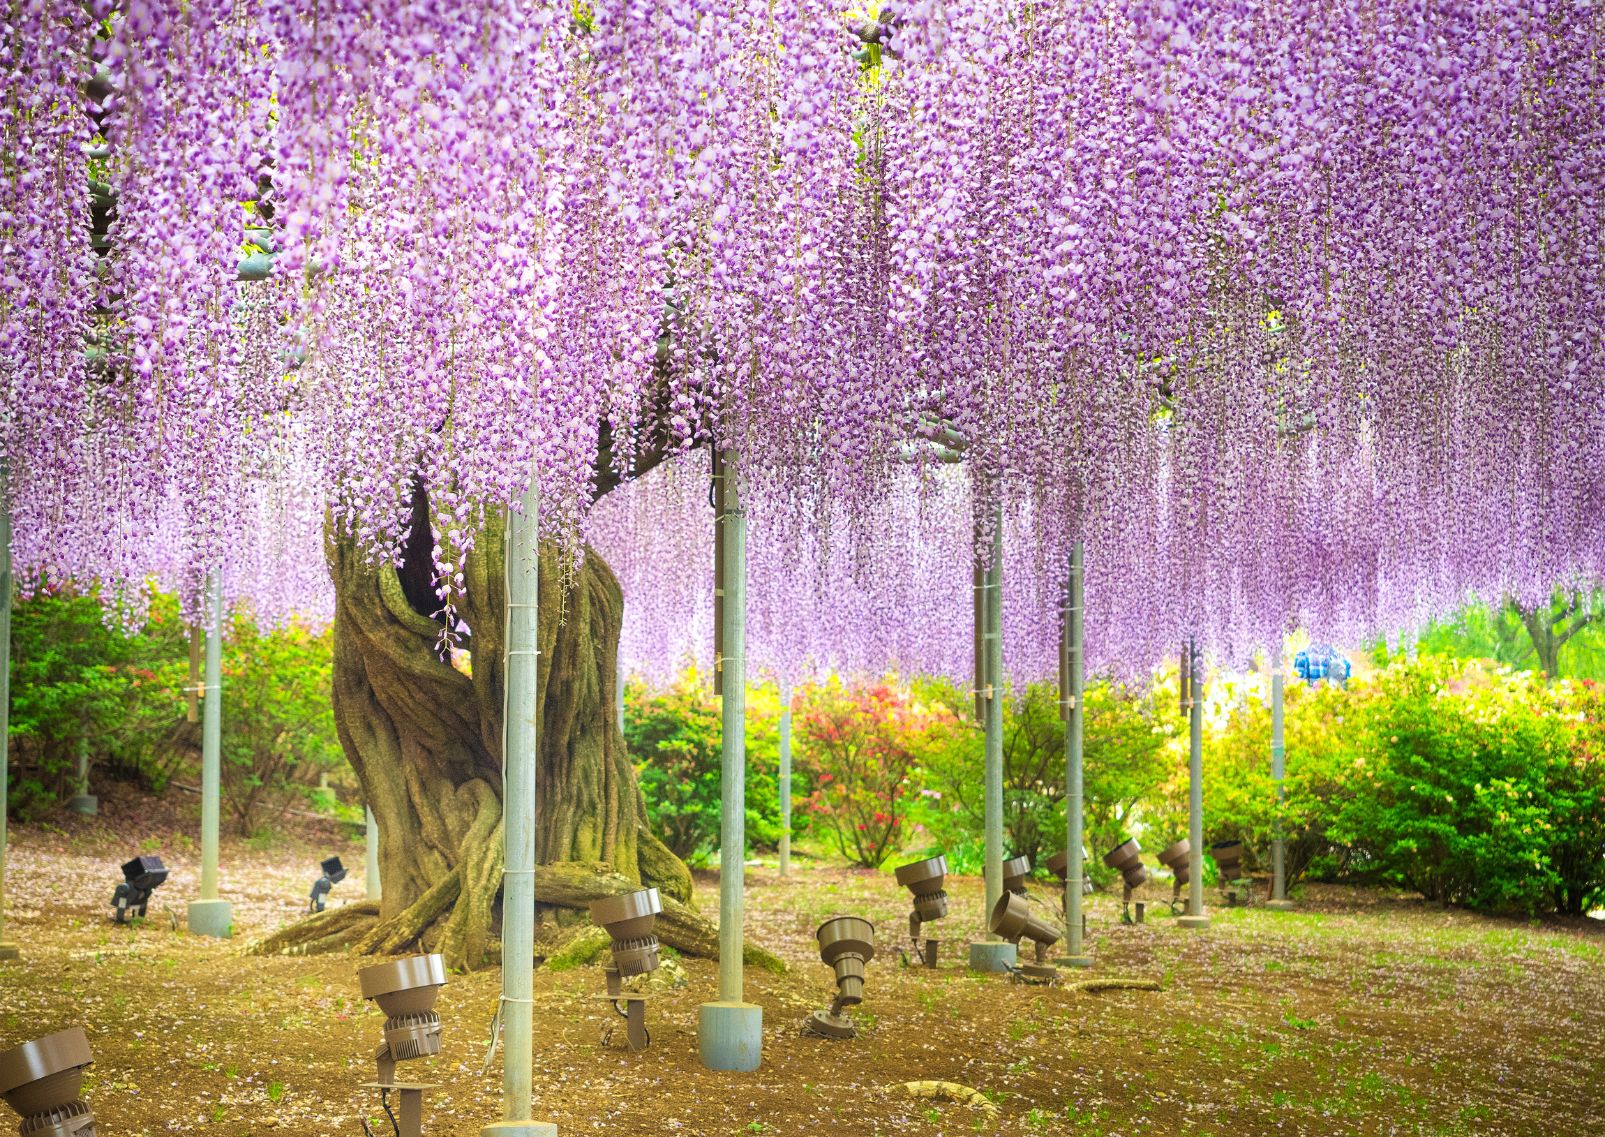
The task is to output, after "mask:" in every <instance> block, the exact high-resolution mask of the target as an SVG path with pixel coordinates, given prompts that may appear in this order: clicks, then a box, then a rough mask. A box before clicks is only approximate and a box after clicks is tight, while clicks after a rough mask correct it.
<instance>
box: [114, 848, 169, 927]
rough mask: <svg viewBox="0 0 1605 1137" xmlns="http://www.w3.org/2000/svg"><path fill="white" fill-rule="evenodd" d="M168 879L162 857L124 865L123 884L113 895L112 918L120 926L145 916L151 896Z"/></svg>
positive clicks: (137, 860) (139, 859)
mask: <svg viewBox="0 0 1605 1137" xmlns="http://www.w3.org/2000/svg"><path fill="white" fill-rule="evenodd" d="M166 879H167V869H166V868H165V867H163V865H162V859H161V858H160V857H135V858H134V859H133V860H131V861H128V862H127V863H126V864H124V865H123V883H121V884H119V885H118V886H117V890H116V891H115V892H113V893H112V894H111V905H112V909H113V911H112V918H113V919H114V920H116V921H117V922H118V923H119V924H126V923H128V921H129V919H130V918H131V917H134V916H139V917H140V918H141V919H143V918H144V915H145V906H146V905H147V904H149V903H150V894H151V893H152V892H153V891H155V889H156V886H157V885H159V884H161V883H162V882H163V881H164V880H166Z"/></svg>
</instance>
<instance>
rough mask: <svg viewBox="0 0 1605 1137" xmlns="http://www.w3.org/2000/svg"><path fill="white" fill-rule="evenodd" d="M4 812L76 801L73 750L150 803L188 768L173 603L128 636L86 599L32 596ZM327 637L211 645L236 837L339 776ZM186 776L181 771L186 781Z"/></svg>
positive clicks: (23, 619)
mask: <svg viewBox="0 0 1605 1137" xmlns="http://www.w3.org/2000/svg"><path fill="white" fill-rule="evenodd" d="M12 628H13V634H12V671H11V691H12V703H11V745H12V747H13V750H14V752H15V765H14V777H16V780H17V784H16V786H15V787H14V789H15V791H16V792H15V793H14V796H13V798H12V806H13V809H14V811H15V812H16V814H17V816H19V817H24V818H25V817H27V816H29V815H30V814H32V813H36V812H38V811H39V810H40V809H43V808H46V807H49V806H51V805H54V804H55V803H56V802H57V801H59V800H61V799H62V798H64V797H66V796H68V795H69V794H71V793H74V792H76V788H77V759H78V755H79V752H80V750H81V751H82V752H83V753H84V754H85V756H86V757H87V758H88V759H89V761H90V763H91V764H92V765H109V766H111V767H113V768H115V769H117V770H119V772H121V773H125V774H133V775H135V776H137V777H138V778H139V779H140V780H141V781H143V782H144V783H145V784H146V785H148V786H149V787H150V788H152V789H155V790H158V791H159V790H161V789H162V788H163V786H165V784H166V783H167V781H168V780H169V779H170V778H171V777H173V776H174V775H175V774H176V773H177V772H178V771H179V769H180V768H181V767H183V766H185V765H186V764H187V765H189V766H191V767H193V766H195V765H196V764H198V762H199V753H200V730H201V728H200V724H199V723H191V722H188V721H187V718H186V709H187V708H186V704H187V696H186V694H185V688H186V686H188V684H189V632H188V628H187V626H186V625H185V624H184V622H183V619H182V617H181V615H180V613H179V607H178V602H177V600H176V599H175V598H174V597H172V596H168V595H162V594H157V595H154V596H153V597H152V602H151V608H150V614H149V618H148V619H147V621H146V623H145V624H144V626H143V627H142V628H141V629H140V630H139V631H138V632H135V633H133V634H127V633H124V632H122V631H120V630H117V629H114V628H111V627H108V625H107V624H106V621H105V618H104V612H103V609H102V606H101V603H100V601H99V599H98V598H96V597H95V596H94V595H93V594H90V593H84V592H79V591H75V590H73V589H55V590H51V591H48V592H42V593H40V594H39V595H36V596H34V597H31V598H29V599H27V600H24V601H22V602H20V603H18V604H17V605H16V606H15V608H14V610H13V622H12ZM331 660H332V656H331V645H330V639H329V635H328V633H327V632H323V633H321V634H313V633H311V632H309V631H307V630H306V629H304V628H298V627H288V628H280V629H274V630H272V631H270V632H266V633H263V632H260V631H259V630H258V629H257V628H256V626H255V624H254V623H253V622H252V620H251V618H250V616H249V615H248V614H246V613H244V612H240V613H236V614H235V615H234V616H233V618H232V621H231V623H230V625H229V628H228V631H227V634H226V635H225V637H224V643H223V660H222V665H223V694H222V699H223V714H222V775H223V781H222V788H223V800H224V802H225V803H226V804H227V806H228V808H229V810H230V812H231V814H232V815H233V817H234V819H235V822H236V825H237V827H238V829H239V831H240V832H241V834H242V835H250V834H251V833H253V832H254V831H255V830H256V829H257V828H258V826H259V825H263V824H267V823H270V822H271V821H272V820H273V819H274V818H276V817H277V816H278V815H280V814H282V812H283V811H284V810H285V809H286V808H288V807H289V806H290V805H291V804H293V803H294V802H296V801H299V800H311V799H312V795H313V794H315V792H316V791H315V786H316V781H317V777H316V776H317V774H318V773H319V772H320V771H322V770H327V769H333V768H336V767H338V766H339V765H341V764H342V763H343V762H344V755H343V753H342V751H341V749H340V745H339V740H338V737H337V736H336V733H335V728H334V718H333V713H332V710H331V704H330V674H331ZM193 773H194V771H193V770H191V774H192V775H193Z"/></svg>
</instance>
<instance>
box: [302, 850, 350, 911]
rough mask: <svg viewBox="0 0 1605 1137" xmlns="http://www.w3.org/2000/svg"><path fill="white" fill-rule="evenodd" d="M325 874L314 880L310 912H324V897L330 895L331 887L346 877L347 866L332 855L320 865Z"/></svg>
mask: <svg viewBox="0 0 1605 1137" xmlns="http://www.w3.org/2000/svg"><path fill="white" fill-rule="evenodd" d="M318 867H319V868H321V869H322V870H323V875H322V876H320V877H318V879H317V880H315V881H313V882H312V906H311V907H310V908H309V909H308V911H309V912H322V911H323V901H324V898H325V897H327V896H328V895H329V889H331V888H333V887H334V886H335V885H337V884H339V883H340V882H341V881H342V880H344V879H345V878H346V867H345V866H344V865H342V864H341V863H340V858H339V857H330V858H329V859H328V860H326V861H324V862H322V863H321V864H320V865H319V866H318Z"/></svg>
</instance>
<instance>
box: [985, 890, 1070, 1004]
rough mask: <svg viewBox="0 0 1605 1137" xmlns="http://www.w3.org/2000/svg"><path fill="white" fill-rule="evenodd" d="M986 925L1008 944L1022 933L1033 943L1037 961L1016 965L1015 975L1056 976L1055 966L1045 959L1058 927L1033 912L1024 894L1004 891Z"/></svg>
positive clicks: (1041, 979)
mask: <svg viewBox="0 0 1605 1137" xmlns="http://www.w3.org/2000/svg"><path fill="white" fill-rule="evenodd" d="M989 927H991V929H992V931H994V932H995V933H997V934H998V935H1000V936H1002V937H1003V938H1004V939H1005V940H1007V941H1009V943H1011V944H1018V943H1019V942H1020V940H1021V938H1022V937H1023V938H1025V939H1028V940H1030V941H1031V942H1032V943H1034V944H1035V945H1036V961H1035V962H1034V963H1021V964H1018V965H1016V967H1015V974H1016V976H1017V977H1018V978H1021V979H1029V980H1033V981H1035V982H1038V983H1046V982H1051V981H1052V980H1054V979H1057V978H1058V977H1059V970H1058V968H1056V967H1054V966H1053V965H1052V964H1051V963H1049V962H1048V948H1049V947H1051V946H1052V945H1053V944H1056V943H1058V942H1059V932H1058V929H1057V928H1055V927H1054V926H1053V925H1052V924H1049V923H1048V922H1047V921H1045V920H1041V919H1038V918H1037V917H1036V916H1035V915H1033V914H1032V912H1031V902H1030V901H1029V900H1027V899H1026V898H1025V896H1024V895H1023V894H1021V893H1018V892H1005V893H1004V894H1003V895H1002V896H1000V897H998V902H997V904H996V905H994V906H993V908H992V919H991V921H990V923H989Z"/></svg>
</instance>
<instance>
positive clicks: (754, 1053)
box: [697, 451, 763, 1071]
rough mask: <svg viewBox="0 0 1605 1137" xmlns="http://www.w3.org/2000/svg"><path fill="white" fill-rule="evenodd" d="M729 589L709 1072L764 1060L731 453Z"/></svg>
mask: <svg viewBox="0 0 1605 1137" xmlns="http://www.w3.org/2000/svg"><path fill="white" fill-rule="evenodd" d="M719 481H720V485H719V494H718V501H719V505H720V514H719V520H718V524H719V525H720V526H722V527H723V534H724V539H723V542H722V551H723V555H724V565H723V566H722V567H723V571H722V573H721V576H722V577H723V583H724V598H723V604H722V605H721V606H720V615H721V618H722V619H723V622H724V625H723V627H722V628H721V629H720V641H721V648H722V654H721V656H720V658H719V659H718V661H717V665H718V669H719V691H720V704H721V707H720V710H721V723H720V734H721V737H720V745H719V998H718V1001H716V1002H713V1003H704V1004H702V1006H701V1008H700V1014H699V1016H698V1020H697V1037H698V1044H699V1050H700V1051H701V1056H702V1064H703V1065H704V1066H706V1067H708V1069H710V1070H740V1071H750V1070H756V1069H757V1068H758V1064H759V1063H760V1062H761V1061H762V1060H763V1009H762V1008H761V1007H759V1006H757V1005H755V1004H752V1003H746V1002H743V1001H742V995H743V991H742V975H741V964H742V958H741V957H742V949H743V942H742V920H743V919H744V915H745V907H746V904H745V900H746V897H745V892H744V888H745V880H744V866H745V862H746V855H747V849H746V845H747V835H746V817H747V813H746V810H747V806H746V777H747V706H746V702H747V669H746V652H747V647H746V639H747V510H746V507H745V506H744V505H743V504H742V500H741V478H740V471H739V466H738V459H737V455H736V454H735V452H733V451H726V452H725V454H724V455H723V459H722V463H721V468H720V473H719Z"/></svg>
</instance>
